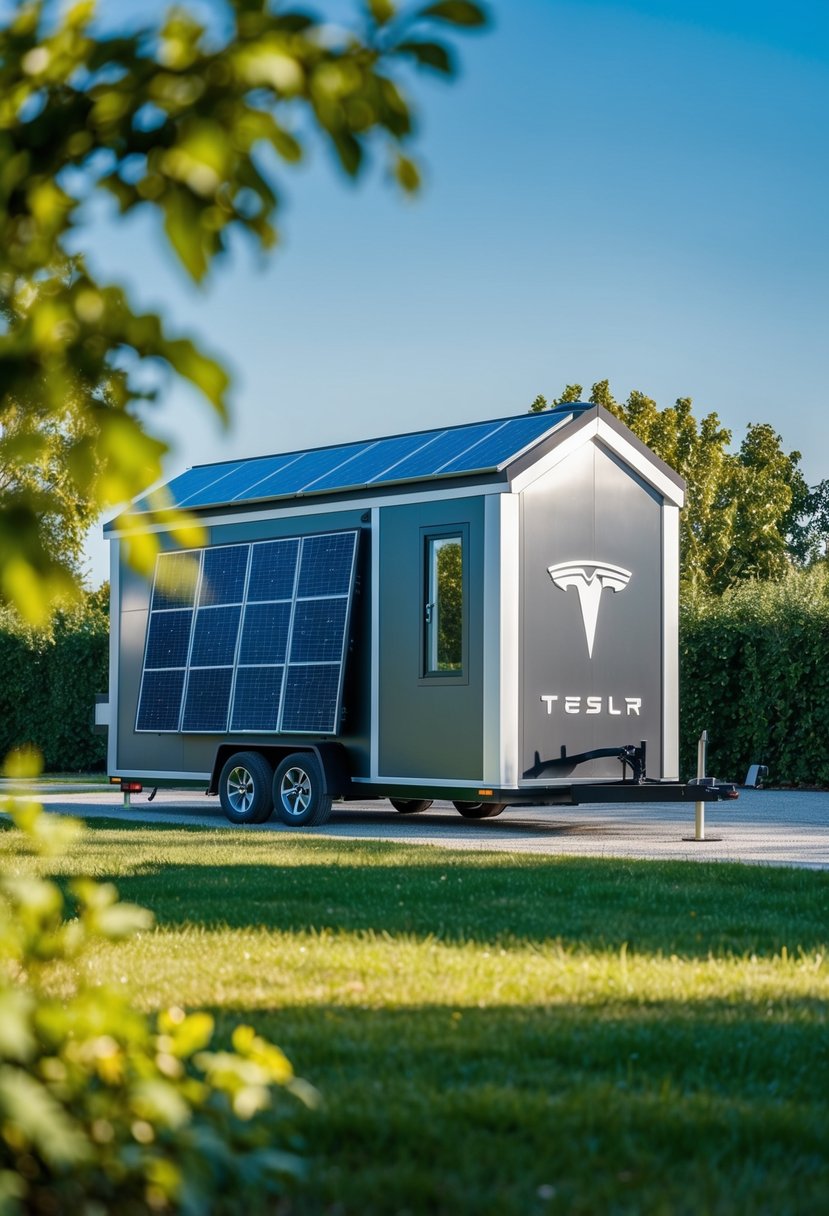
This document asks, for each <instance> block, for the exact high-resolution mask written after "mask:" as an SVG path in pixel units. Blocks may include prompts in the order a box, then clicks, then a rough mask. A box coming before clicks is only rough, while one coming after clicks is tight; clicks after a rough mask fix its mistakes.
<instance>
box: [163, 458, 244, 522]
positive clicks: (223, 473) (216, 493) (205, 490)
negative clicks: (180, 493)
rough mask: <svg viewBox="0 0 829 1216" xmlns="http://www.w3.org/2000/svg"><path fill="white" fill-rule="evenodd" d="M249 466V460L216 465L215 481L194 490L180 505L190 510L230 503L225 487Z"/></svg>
mask: <svg viewBox="0 0 829 1216" xmlns="http://www.w3.org/2000/svg"><path fill="white" fill-rule="evenodd" d="M248 464H249V461H247V460H236V461H234V462H233V463H232V464H217V465H214V466H213V472H214V473H215V477H214V478H213V481H211V482H207V483H206V484H205V485H203V486H200V487H199V488H198V489H195V490H192V491H191V492H190V493H189V494H188V496H187V497H186V498H183V499H181V501H180V502H179V504H178V505H179V506H182V507H187V508H188V510H190V509H191V508H193V507H204V506H209V505H210V504H212V503H217V502H228V501H229V500H228V499H227V498H226V496H225V486H226V485H227V484H228V481H229V479H230V478H231V477H233V476H234V475H235V474H236V473H237V472H241V471H242V470H243V469H245V468H246V467H247V465H248ZM206 467H209V466H206ZM194 472H195V470H194Z"/></svg>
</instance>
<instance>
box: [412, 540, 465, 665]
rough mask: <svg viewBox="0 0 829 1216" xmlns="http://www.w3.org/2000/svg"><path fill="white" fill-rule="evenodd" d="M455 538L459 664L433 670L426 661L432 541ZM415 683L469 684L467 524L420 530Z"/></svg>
mask: <svg viewBox="0 0 829 1216" xmlns="http://www.w3.org/2000/svg"><path fill="white" fill-rule="evenodd" d="M442 540H457V541H459V542H460V546H461V665H460V668H459V669H458V670H454V671H451V670H447V671H438V670H433V669H432V668H431V667H430V664H429V650H430V648H431V646H432V645H433V638H434V636H435V632H436V627H437V625H438V621H437V618H431V617H430V614H429V608H430V605H431V603H432V601H431V598H430V597H431V589H432V570H433V568H434V560H435V559H434V558H433V554H434V552H435V551H434V548H433V546H434V544H435V542H436V541H442ZM419 663H420V669H419V677H420V679H419V683H421V684H432V685H433V684H435V683H436V682H437V683H450V684H468V683H469V525H468V524H467V523H459V524H441V525H439V526H434V527H423V528H421V529H420V639H419Z"/></svg>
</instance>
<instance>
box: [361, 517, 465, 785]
mask: <svg viewBox="0 0 829 1216" xmlns="http://www.w3.org/2000/svg"><path fill="white" fill-rule="evenodd" d="M442 527H448V528H452V527H458V528H465V529H466V535H467V537H468V561H467V570H466V576H467V577H466V610H467V615H466V629H467V671H466V672H465V673H464V678H463V680H458V679H451V678H449V679H446V678H435V679H431V680H428V679H423V678H422V645H423V642H422V622H423V614H424V596H423V587H422V578H423V549H422V545H423V529H424V528H425V529H429V528H442ZM483 572H484V499H483V498H459V499H454V500H452V499H448V500H446V501H440V502H431V503H418V504H416V505H413V506H397V507H384V508H382V509H381V511H380V667H379V773H380V776H381V777H400V778H407V777H419V778H435V779H437V780H440V779H444V780H457V781H480V780H481V774H482V771H483Z"/></svg>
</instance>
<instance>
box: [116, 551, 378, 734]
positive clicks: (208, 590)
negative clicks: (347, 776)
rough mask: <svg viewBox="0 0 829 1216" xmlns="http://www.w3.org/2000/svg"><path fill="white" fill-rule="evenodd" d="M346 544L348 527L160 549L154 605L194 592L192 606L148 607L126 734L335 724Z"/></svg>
mask: <svg viewBox="0 0 829 1216" xmlns="http://www.w3.org/2000/svg"><path fill="white" fill-rule="evenodd" d="M356 543H357V533H356V532H354V531H351V532H341V533H325V534H320V535H316V536H311V537H305V538H302V539H301V538H299V537H289V538H286V539H285V540H279V541H264V542H255V543H253V544H250V545H249V544H243V545H225V546H217V547H216V548H214V549H206V550H203V551H202V550H198V551H195V552H192V553H188V554H166V555H163V556H162V558H160V559H159V562H158V563H157V566H156V579H155V582H154V587H153V592H152V597H151V602H152V603H153V605H156V604H158V603H161V604H165V605H166V604H168V603H171V602H172V603H180V602H181V600H182V598H185V599H188V600H189V604H190V605H192V604H193V603H194V601H195V600H196V593H197V591H198V602H199V607H198V608H197V609H195V610H194V609H193V607H191V606H188V607H186V608H181V607H173V608H170V607H165V608H163V609H161V608H158V609H156V610H154V611H152V612H151V613H150V617H149V625H148V632H147V645H146V654H145V662H144V669H143V672H142V689H141V693H140V699H139V706H138V710H137V714H136V730H139V731H154V732H164V731H168V732H169V731H178V730H181V731H184V732H201V733H221V732H224V731H225V730H227V728H228V718H229V717H231V728H232V729H233V730H250V731H275V730H286V731H302V732H308V733H330V732H332V731H335V730H336V727H337V718H338V713H339V697H340V688H341V683H342V666H343V661H344V655H345V645H346V641H347V634H346V623H347V620H348V608H349V596H350V592H351V589H352V583H353V570H354V556H355V551H356ZM300 552H301V554H302V557H301V564H300V566H299V577H297V563H298V561H299V560H300ZM183 559H186V561H185V560H183ZM249 559H250V575H249V577H248V578H247V595H245V587H246V572H247V569H248V561H249ZM200 568H201V570H202V578H201V585H200V587H199V586H197V583H198V580H197V578H196V575H198V572H199V569H200ZM194 572H195V573H194ZM256 596H259V597H261V598H259V599H256V598H254V597H256ZM265 597H268V598H265ZM309 597H310V598H309ZM240 601H242V602H240ZM240 630H241V638H240V636H239V635H240ZM237 650H238V659H237ZM288 650H290V653H291V660H292V665H291V667H290V668H289V669H288V672H289V678H288V677H285V676H284V672H285V667H284V664H285V659H286V655H287V652H288ZM234 674H235V689H236V691H235V693H234V694H233V709H232V713H231V711H230V700H231V689H232V688H233V687H234ZM283 685H284V691H283ZM289 693H290V699H289ZM182 697H183V698H184V706H183V709H182ZM283 697H284V704H285V708H284V714H285V715H286V717H285V721H283V722H280V720H279V713H280V705H281V703H282V699H283Z"/></svg>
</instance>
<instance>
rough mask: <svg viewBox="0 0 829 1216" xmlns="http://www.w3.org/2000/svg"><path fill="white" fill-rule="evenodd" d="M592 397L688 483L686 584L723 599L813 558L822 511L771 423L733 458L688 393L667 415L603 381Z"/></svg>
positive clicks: (756, 429)
mask: <svg viewBox="0 0 829 1216" xmlns="http://www.w3.org/2000/svg"><path fill="white" fill-rule="evenodd" d="M581 393H582V389H581V386H580V385H568V386H567V388H566V389H565V390H564V393H562V395H561V397H559V398H557V399H556V402H555V403H556V404H560V403H563V402H567V401H577V400H579V399H580V398H581ZM588 399H589V400H590V401H591V402H592V403H593V404H596V405H601V406H603V407H604V408H605V409H607V410H609V411H610V413H612V414H613V415H614V416H615V417H617V418H619V419H620V421H622V422H624V423H625V425H626V426H628V427H630V429H631V430H632V431H633V432H634V434H635V435H637V436H638V437H639V438H640V439H641V440H642V442H643V443H646V444H647V445H648V447H649V448H651V450H652V451H654V452H655V453H656V455H657V456H660V457H661V458H662V459H663V460H664V461H665V462H666V464H669V465H670V466H671V467H672V468H673V469H675V470H676V471H677V472H678V473H680V474H681V475H682V476H683V477H684V478H685V481H686V483H687V495H686V505H685V510H684V511H683V512H682V516H681V530H680V558H681V577H682V580H683V583H684V584H685V585H686V586H687V587H694V588H699V589H705V590H709V591H713V592H715V593H716V594H721V593H722V592H723V591H725V590H726V589H727V588H728V587H731V586H734V585H735V584H736V583H738V582H740V581H741V580H744V579H747V578H762V579H779V578H782V577H783V576H784V575H785V574H786V572H787V570H789V569H790V567H791V564H792V562H793V561H797V560H805V559H806V558H807V557H808V556H809V555H810V554H813V553H814V551H815V549H816V547H817V545H818V539H817V538H819V535H820V525H819V524H818V523H814V524H810V523H809V515H810V513H812V514H815V515H816V513H817V511H818V500H817V499H816V497H815V493H814V492H810V491H809V487H808V486H807V484H806V482H805V480H804V478H803V474H802V473H801V471H800V453H799V452H791V453H789V454H786V453H785V452H784V451H783V449H782V447H781V443H782V440H781V438H780V436H779V435H778V434H777V433H776V432H775V430H774V428H773V427H771V426H769V425H768V424H767V423H751V424H750V425H749V427H748V428H747V431H746V436H745V438H744V440H743V442H742V444H741V445H740V448H739V450H738V451H737V452H736V453H734V452H731V451H730V450H729V449H730V444H731V439H732V436H731V431H729V430H728V429H727V428H725V427H723V426H722V425H721V423H720V420H719V417H718V416H717V414H716V413H710V414H706V415H705V417H703V418H702V419H700V420H697V418H695V416H694V413H693V408H692V401H691V398H690V397H680V398H678V400H677V401H676V402H675V404H674V405H672V406H668V407H666V408H664V409H660V408H659V406H658V405H657V404H656V402H655V401H654V400H653V398H652V397H648V396H646V394H644V393H642V392H639V391H638V390H634V391H633V392H632V393H631V394H630V395H629V396H628V398H627V400H626V401H625V402H623V403H620V402H618V401H616V399H615V398H614V397H613V394H612V393H611V391H610V385H609V383H608V381H607V380H600V381H598V382H597V383H596V384H594V385H593V387H592V389H591V392H590V396H589V398H588ZM531 408H533V409H534V408H535V407H534V406H533V407H531Z"/></svg>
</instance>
